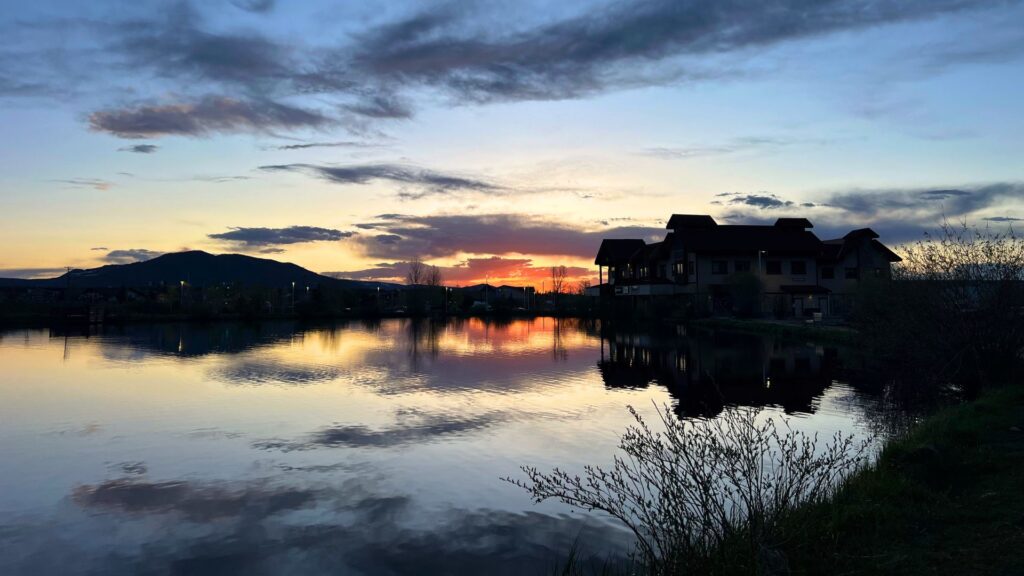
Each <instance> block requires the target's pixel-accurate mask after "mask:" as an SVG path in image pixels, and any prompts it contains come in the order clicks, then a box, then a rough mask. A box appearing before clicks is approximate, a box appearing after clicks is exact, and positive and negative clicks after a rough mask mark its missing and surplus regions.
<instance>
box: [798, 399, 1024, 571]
mask: <svg viewBox="0 0 1024 576" xmlns="http://www.w3.org/2000/svg"><path fill="white" fill-rule="evenodd" d="M784 533H785V535H786V536H785V539H784V541H782V542H780V543H779V548H780V549H781V550H782V551H783V552H784V553H785V554H786V556H787V558H788V560H789V565H790V567H791V569H792V571H793V573H794V574H836V575H838V574H901V575H907V574H909V575H914V574H951V575H952V574H957V575H960V574H1024V387H1019V386H1018V387H1015V388H1005V389H997V390H993V391H991V392H989V393H988V394H986V395H984V396H982V397H981V398H980V399H979V400H977V401H975V402H971V403H969V404H963V405H959V406H955V407H951V408H949V409H946V410H944V411H941V412H939V413H937V414H935V415H934V416H932V417H930V418H928V419H927V420H925V421H924V422H922V423H921V425H920V426H918V427H917V428H915V429H914V430H913V431H912V432H911V433H910V434H909V435H908V436H907V437H906V438H903V439H900V440H896V441H893V442H891V443H889V444H888V445H887V446H886V447H885V449H884V450H883V452H882V454H881V456H880V459H879V461H878V464H877V466H875V467H873V468H871V469H868V470H865V471H863V472H862V473H860V474H858V475H856V476H854V477H853V478H851V479H850V480H849V481H848V482H847V483H846V485H845V486H844V487H843V488H842V490H841V491H840V493H839V494H838V495H837V496H836V498H834V499H833V500H832V501H831V502H828V503H825V504H818V505H814V506H807V507H804V508H801V509H799V510H795V511H794V512H793V513H792V514H791V515H790V516H789V517H788V519H787V522H786V523H785V530H784Z"/></svg>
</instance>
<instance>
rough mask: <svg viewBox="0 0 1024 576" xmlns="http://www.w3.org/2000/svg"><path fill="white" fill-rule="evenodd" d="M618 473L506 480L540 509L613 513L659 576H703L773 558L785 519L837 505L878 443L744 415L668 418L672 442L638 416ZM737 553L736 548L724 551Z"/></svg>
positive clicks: (624, 442) (625, 439) (531, 473)
mask: <svg viewBox="0 0 1024 576" xmlns="http://www.w3.org/2000/svg"><path fill="white" fill-rule="evenodd" d="M629 411H630V413H631V414H632V415H633V417H634V418H635V419H636V424H634V425H632V426H630V427H629V428H628V429H627V430H626V432H625V433H624V434H623V436H622V438H621V440H620V443H619V448H620V450H621V451H622V452H623V453H624V454H623V455H620V456H616V457H615V459H614V463H613V465H612V468H611V469H609V470H606V469H604V468H600V467H597V466H587V467H585V468H584V474H583V476H582V477H581V476H579V475H574V474H570V473H568V472H566V471H563V470H561V469H558V468H555V469H554V470H552V471H551V472H550V473H543V472H540V471H538V470H537V468H534V467H531V466H523V467H522V470H523V472H525V473H526V477H527V480H526V481H523V480H516V479H511V478H504V480H506V481H508V482H511V483H513V484H515V485H517V486H520V487H522V488H524V489H526V490H527V491H528V492H529V493H530V494H531V495H532V496H533V499H534V501H536V502H538V503H539V502H542V501H544V500H548V499H552V498H553V499H556V500H560V501H562V502H564V503H567V504H569V505H571V506H575V507H578V508H581V509H584V510H591V511H593V510H598V511H602V512H605V513H607V514H609V515H611V516H612V517H614V518H616V519H617V520H619V521H620V522H622V523H623V524H624V525H625V526H626V527H627V528H628V529H629V530H630V531H632V533H633V534H634V536H635V537H636V540H637V553H638V555H639V559H640V560H641V561H642V562H643V564H644V565H645V566H646V568H647V570H648V572H649V573H650V574H655V575H659V576H661V575H669V574H682V573H688V572H695V573H700V572H702V571H704V570H707V569H709V568H713V567H714V566H720V565H723V564H724V563H725V561H726V558H725V557H724V555H725V554H726V553H727V550H731V551H735V550H736V544H737V543H738V544H739V545H740V546H741V547H742V549H744V550H745V551H746V552H747V554H746V556H747V557H748V558H750V559H751V560H750V561H751V563H755V562H756V561H755V560H753V559H754V558H757V557H760V556H763V554H759V553H760V552H763V551H764V550H770V545H771V542H772V541H773V539H775V538H777V537H778V533H777V530H778V526H779V520H780V517H781V515H782V514H783V513H785V512H786V511H787V510H790V509H792V508H794V507H795V506H797V505H800V504H802V503H808V502H817V501H822V500H824V499H827V498H829V497H830V496H832V494H833V493H834V491H835V489H836V488H837V486H838V485H839V484H840V482H841V481H842V480H843V479H844V478H846V477H847V476H848V475H849V474H851V473H852V472H854V471H856V470H857V469H858V468H859V467H861V466H862V465H863V464H864V463H865V462H866V461H867V451H868V448H869V446H871V442H870V441H868V440H865V441H863V442H856V441H854V440H853V438H852V437H851V436H848V435H843V434H841V433H837V434H836V435H835V436H833V437H832V439H831V441H830V442H828V443H825V444H819V442H818V437H817V435H816V434H815V435H813V436H809V435H807V434H804V433H801V432H797V431H794V430H792V429H790V428H789V425H788V423H786V421H785V420H783V421H782V423H781V425H780V424H779V423H777V422H776V421H775V420H774V419H772V418H767V419H765V420H763V421H762V422H761V423H758V421H757V411H756V410H754V409H746V408H741V409H735V410H730V411H727V412H725V413H723V414H722V415H721V416H720V417H719V418H716V419H714V420H700V421H685V420H679V419H677V418H676V417H675V416H674V415H673V413H672V410H671V408H670V407H668V406H665V407H664V408H663V410H662V411H660V412H659V414H660V417H661V421H662V424H663V425H664V431H663V432H656V431H654V430H652V429H651V428H650V427H649V426H648V425H647V423H646V422H645V421H644V419H643V418H642V417H641V416H640V414H638V413H637V412H636V410H634V409H633V408H632V407H630V408H629ZM727 543H731V544H732V545H733V546H732V547H730V548H728V549H727V547H726V546H725V545H726V544H727Z"/></svg>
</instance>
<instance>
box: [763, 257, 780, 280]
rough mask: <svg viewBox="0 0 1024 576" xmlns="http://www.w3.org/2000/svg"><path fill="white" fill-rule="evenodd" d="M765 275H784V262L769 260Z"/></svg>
mask: <svg viewBox="0 0 1024 576" xmlns="http://www.w3.org/2000/svg"><path fill="white" fill-rule="evenodd" d="M764 272H765V274H771V275H772V276H777V275H779V274H782V261H781V260H769V261H767V262H765V264H764Z"/></svg>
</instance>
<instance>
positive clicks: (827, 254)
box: [822, 228, 903, 262]
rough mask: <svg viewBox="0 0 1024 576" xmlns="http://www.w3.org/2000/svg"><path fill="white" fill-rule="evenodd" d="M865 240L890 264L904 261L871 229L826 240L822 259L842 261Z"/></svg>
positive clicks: (862, 229)
mask: <svg viewBox="0 0 1024 576" xmlns="http://www.w3.org/2000/svg"><path fill="white" fill-rule="evenodd" d="M865 240H867V241H869V242H871V246H872V247H873V248H874V249H876V250H878V251H879V252H881V253H882V255H883V256H885V258H886V260H888V261H889V262H901V261H902V260H903V259H902V258H900V257H899V256H898V255H897V254H896V253H895V252H893V251H892V250H890V249H889V248H888V246H886V245H885V244H882V243H881V242H879V241H878V233H877V232H875V231H874V230H872V229H871V228H858V229H857V230H853V231H850V232H847V234H846V235H845V236H843V237H842V238H836V239H833V240H825V241H824V242H822V247H823V250H822V257H823V258H824V259H826V260H842V259H843V257H844V256H846V253H847V252H849V251H850V250H853V249H854V247H856V246H857V245H858V244H859V243H861V242H863V241H865Z"/></svg>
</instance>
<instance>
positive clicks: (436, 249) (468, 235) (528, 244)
mask: <svg viewBox="0 0 1024 576" xmlns="http://www.w3.org/2000/svg"><path fill="white" fill-rule="evenodd" d="M361 227H362V228H363V229H364V230H372V231H375V232H376V234H361V235H359V236H355V237H353V238H352V239H351V241H352V242H355V243H356V244H357V245H358V246H359V247H360V248H361V249H362V250H363V252H365V253H366V254H367V255H368V256H372V257H377V258H387V259H394V260H413V259H415V258H424V259H427V258H440V257H448V256H454V255H457V254H458V253H460V252H469V253H475V254H492V255H504V254H531V255H560V256H575V257H580V258H587V259H590V258H593V257H594V254H595V253H596V252H597V247H598V246H599V245H600V244H601V240H602V239H603V238H645V239H660V238H661V237H662V236H664V234H665V230H664V229H662V228H649V227H643V226H623V227H614V228H606V229H603V230H586V229H582V228H577V227H574V226H572V225H569V224H566V223H564V222H558V221H554V220H549V219H545V218H540V217H535V216H525V215H519V214H481V215H454V214H450V215H434V216H403V215H400V214H382V215H380V216H378V219H377V221H375V222H364V223H362V226H361Z"/></svg>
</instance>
